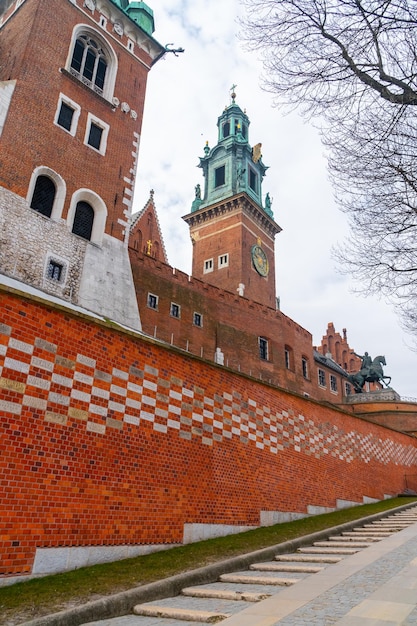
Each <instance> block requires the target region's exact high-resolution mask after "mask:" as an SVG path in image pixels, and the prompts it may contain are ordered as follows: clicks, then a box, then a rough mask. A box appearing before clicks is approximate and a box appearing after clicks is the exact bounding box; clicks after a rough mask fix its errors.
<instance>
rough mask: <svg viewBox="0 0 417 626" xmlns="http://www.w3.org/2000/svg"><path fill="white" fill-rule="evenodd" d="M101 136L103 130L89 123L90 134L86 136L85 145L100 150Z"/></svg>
mask: <svg viewBox="0 0 417 626" xmlns="http://www.w3.org/2000/svg"><path fill="white" fill-rule="evenodd" d="M102 135H103V129H102V128H101V127H100V126H97V124H94V123H91V126H90V132H89V134H88V140H87V143H88V145H89V146H92V147H93V148H95V149H96V150H100V145H101V137H102Z"/></svg>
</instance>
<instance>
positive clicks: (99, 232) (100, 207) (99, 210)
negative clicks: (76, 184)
mask: <svg viewBox="0 0 417 626" xmlns="http://www.w3.org/2000/svg"><path fill="white" fill-rule="evenodd" d="M78 202H88V204H89V205H90V206H91V207H92V208H93V210H94V222H93V229H92V231H91V238H90V240H89V243H94V244H95V245H97V246H101V244H102V243H103V236H104V231H105V228H106V220H107V207H106V204H105V202H104V200H102V198H100V196H99V195H98V194H97V193H95V191H91V189H78V190H77V191H76V192H75V193H74V194H73V196H72V198H71V204H70V208H69V210H68V216H67V225H68V230H69V231H70V232H72V227H73V224H74V218H75V211H76V208H77V204H78ZM86 241H87V240H86Z"/></svg>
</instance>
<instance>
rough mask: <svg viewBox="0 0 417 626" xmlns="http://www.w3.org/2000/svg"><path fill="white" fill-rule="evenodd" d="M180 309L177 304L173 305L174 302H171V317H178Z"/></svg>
mask: <svg viewBox="0 0 417 626" xmlns="http://www.w3.org/2000/svg"><path fill="white" fill-rule="evenodd" d="M180 313H181V307H180V305H179V304H175V302H171V315H172V317H177V318H179V317H180Z"/></svg>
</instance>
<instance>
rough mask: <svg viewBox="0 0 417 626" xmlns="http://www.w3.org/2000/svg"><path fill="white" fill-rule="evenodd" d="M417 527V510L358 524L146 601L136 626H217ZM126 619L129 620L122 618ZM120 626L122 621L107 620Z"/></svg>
mask: <svg viewBox="0 0 417 626" xmlns="http://www.w3.org/2000/svg"><path fill="white" fill-rule="evenodd" d="M415 523H417V507H413V508H412V509H408V510H405V511H401V512H397V513H395V514H393V515H391V516H389V517H387V518H384V519H381V520H378V521H374V522H373V523H370V524H365V525H363V526H358V527H355V528H353V529H352V530H349V531H345V532H342V533H341V534H339V535H334V536H330V537H328V539H327V540H325V541H316V542H315V543H314V544H313V545H311V546H305V547H300V548H299V549H298V550H297V551H296V552H294V553H292V554H279V555H277V556H276V557H275V559H274V560H273V561H271V562H265V563H254V564H252V565H250V567H249V569H248V570H246V571H237V572H234V573H229V574H222V575H221V576H220V577H219V580H218V582H215V583H209V584H203V585H199V586H195V587H193V586H192V587H186V588H184V589H183V590H182V592H181V594H180V595H178V596H176V597H170V598H165V599H163V600H157V601H155V602H146V603H143V604H138V605H136V606H135V607H134V609H133V613H134V616H136V617H134V616H130V617H129V618H128V619H129V622H128V624H129V625H132V626H193V625H195V623H198V622H200V623H206V624H214V623H218V622H221V621H222V620H224V619H226V618H228V617H230V616H232V615H234V614H236V613H239V612H240V611H242V610H244V609H245V608H246V607H247V605H248V603H249V602H260V601H262V600H265V599H266V598H268V597H269V596H271V595H274V594H277V593H279V590H280V589H282V588H284V587H288V586H290V585H296V584H297V582H299V581H300V580H302V579H305V578H306V577H308V576H314V574H315V573H317V572H320V571H322V570H323V569H324V568H329V567H331V566H332V564H334V563H338V562H339V561H341V560H342V559H343V558H345V557H347V556H349V555H352V554H355V553H356V552H359V551H360V550H364V549H366V548H367V547H368V546H370V545H372V544H373V543H375V542H377V541H381V540H382V539H384V538H386V537H389V536H391V535H392V534H393V533H396V532H398V531H400V530H402V529H404V528H407V527H408V526H410V525H411V524H415ZM118 619H119V620H122V619H124V618H118ZM111 622H115V623H116V624H117V623H118V622H117V621H116V620H109V621H106V624H110V623H111ZM119 623H120V624H122V623H124V622H122V621H120V622H119Z"/></svg>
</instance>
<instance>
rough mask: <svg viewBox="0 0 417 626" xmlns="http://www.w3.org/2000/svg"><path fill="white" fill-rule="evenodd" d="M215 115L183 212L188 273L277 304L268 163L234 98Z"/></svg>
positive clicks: (275, 226) (274, 226) (241, 293)
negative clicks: (200, 179)
mask: <svg viewBox="0 0 417 626" xmlns="http://www.w3.org/2000/svg"><path fill="white" fill-rule="evenodd" d="M235 99H236V94H235V93H234V92H233V93H232V94H231V104H230V105H229V106H227V107H226V108H225V109H224V111H223V113H222V114H221V115H220V117H219V118H218V121H217V126H218V142H217V145H216V146H215V147H214V148H212V149H210V148H209V146H208V145H206V147H205V148H204V157H202V158H200V164H199V167H201V168H202V170H203V174H204V178H205V185H204V194H203V195H202V194H201V189H200V185H197V186H196V188H195V199H194V201H193V204H192V208H191V213H189V214H188V215H185V216H184V218H183V219H184V220H185V221H186V222H187V224H188V225H189V227H190V235H191V239H192V242H193V266H192V274H193V276H195V277H196V278H199V279H200V280H204V281H206V282H208V283H210V284H212V285H215V286H216V287H220V288H221V289H226V290H228V291H231V292H234V293H238V294H239V295H241V296H245V297H247V298H249V299H251V300H255V301H256V302H260V303H261V304H264V305H266V306H269V307H273V308H275V307H276V296H275V235H276V234H277V233H279V232H280V230H281V229H280V227H279V226H278V224H276V222H275V221H274V219H273V214H272V211H271V202H270V199H269V194H266V197H265V200H264V204H263V202H262V180H263V178H264V176H265V173H266V170H267V167H266V166H265V165H264V164H263V162H262V154H261V144H257V145H255V146H254V147H253V148H252V147H251V146H250V145H249V124H250V122H249V118H248V116H247V115H246V113H245V112H244V111H242V109H241V108H240V107H239V106H238V105H237V104H236V102H235Z"/></svg>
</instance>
